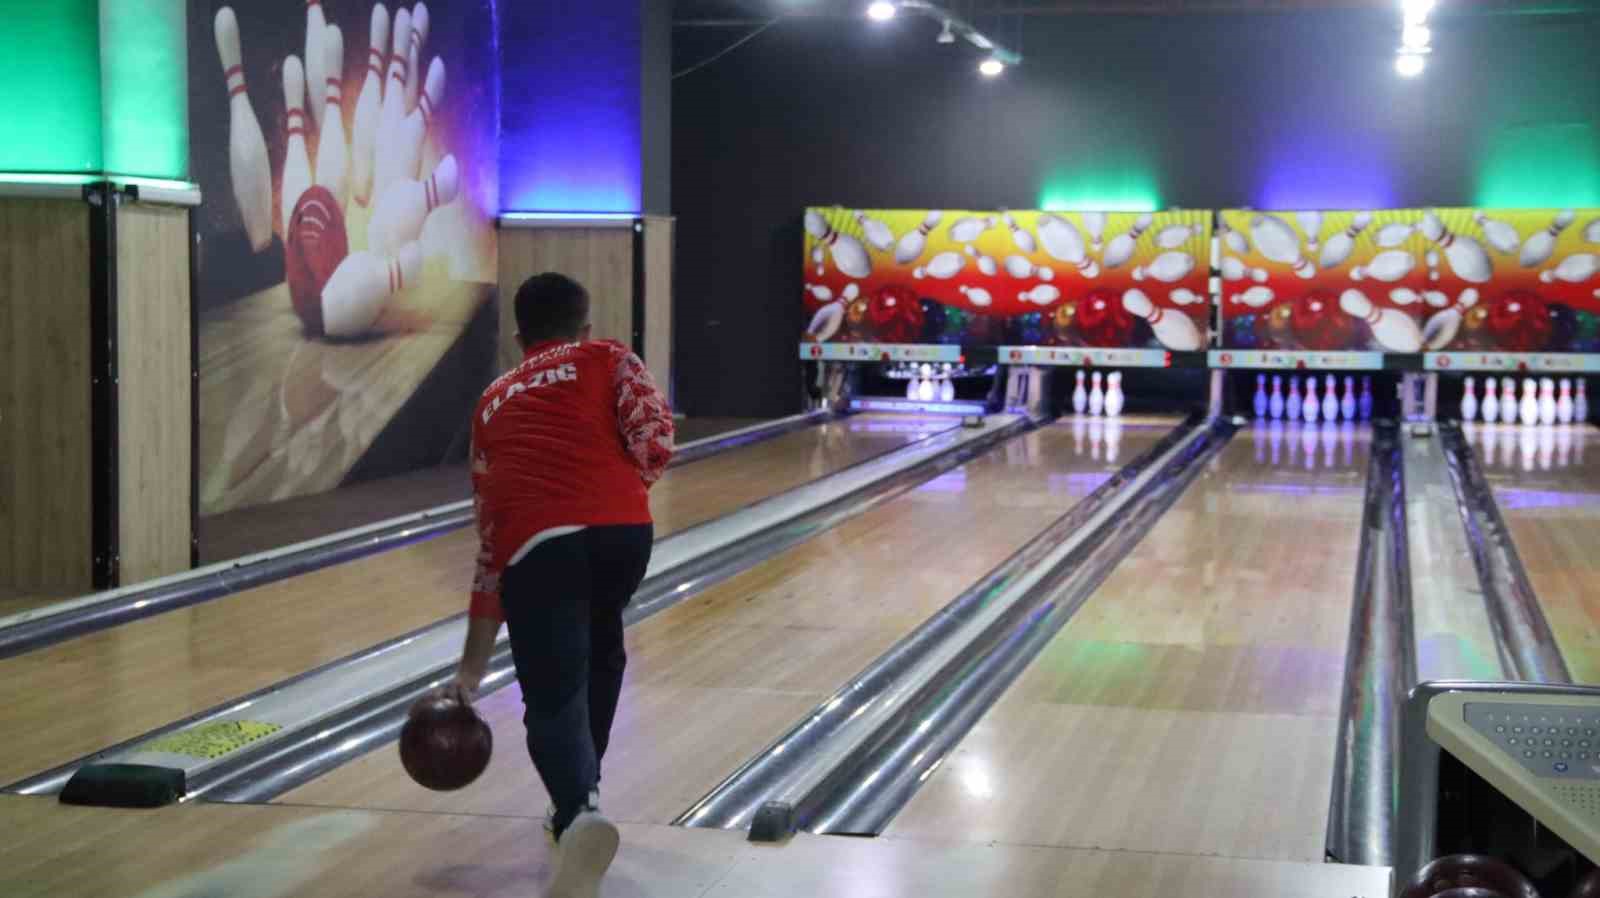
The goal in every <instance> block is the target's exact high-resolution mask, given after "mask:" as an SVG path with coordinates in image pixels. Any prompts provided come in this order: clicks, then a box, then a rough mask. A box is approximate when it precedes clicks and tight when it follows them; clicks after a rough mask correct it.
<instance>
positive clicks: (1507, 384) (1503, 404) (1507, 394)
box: [1500, 377, 1519, 424]
mask: <svg viewBox="0 0 1600 898" xmlns="http://www.w3.org/2000/svg"><path fill="white" fill-rule="evenodd" d="M1518 414H1519V411H1518V409H1517V385H1516V383H1515V382H1514V381H1512V379H1511V378H1509V377H1502V378H1500V420H1501V421H1504V422H1505V423H1507V424H1515V423H1517V415H1518Z"/></svg>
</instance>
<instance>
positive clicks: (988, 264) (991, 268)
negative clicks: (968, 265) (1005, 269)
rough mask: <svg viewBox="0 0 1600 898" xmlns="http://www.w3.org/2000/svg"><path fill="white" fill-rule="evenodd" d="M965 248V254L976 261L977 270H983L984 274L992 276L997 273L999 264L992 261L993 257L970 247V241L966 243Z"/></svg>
mask: <svg viewBox="0 0 1600 898" xmlns="http://www.w3.org/2000/svg"><path fill="white" fill-rule="evenodd" d="M966 249H967V255H969V256H971V257H972V258H973V260H974V261H975V262H977V263H978V270H979V271H981V272H983V273H984V274H985V275H987V276H989V277H994V276H995V275H996V274H998V273H999V271H1000V266H999V265H996V264H995V261H994V259H993V258H992V257H990V256H987V255H984V254H983V253H980V252H977V251H976V250H974V249H973V248H972V244H970V243H969V244H967V247H966Z"/></svg>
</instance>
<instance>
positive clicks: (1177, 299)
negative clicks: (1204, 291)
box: [1167, 287, 1206, 306]
mask: <svg viewBox="0 0 1600 898" xmlns="http://www.w3.org/2000/svg"><path fill="white" fill-rule="evenodd" d="M1167 298H1168V299H1170V300H1172V301H1173V302H1174V303H1176V304H1177V305H1180V306H1192V305H1194V304H1195V303H1199V302H1205V301H1206V298H1205V297H1204V296H1201V295H1200V294H1198V293H1196V292H1194V291H1193V290H1190V289H1189V288H1187V287H1179V288H1178V289H1176V290H1174V291H1172V292H1171V293H1169V294H1167Z"/></svg>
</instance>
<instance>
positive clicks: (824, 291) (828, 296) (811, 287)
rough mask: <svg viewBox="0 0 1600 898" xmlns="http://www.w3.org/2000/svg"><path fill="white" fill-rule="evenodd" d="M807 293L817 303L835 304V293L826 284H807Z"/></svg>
mask: <svg viewBox="0 0 1600 898" xmlns="http://www.w3.org/2000/svg"><path fill="white" fill-rule="evenodd" d="M805 291H806V292H807V293H810V294H811V295H812V297H813V298H815V299H816V301H817V302H833V291H832V290H830V289H828V287H827V285H825V284H807V285H805Z"/></svg>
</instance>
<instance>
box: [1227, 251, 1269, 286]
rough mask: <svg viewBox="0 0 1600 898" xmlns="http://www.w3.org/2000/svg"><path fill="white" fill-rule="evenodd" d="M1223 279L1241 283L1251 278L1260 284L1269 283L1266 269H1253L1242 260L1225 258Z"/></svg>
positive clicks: (1231, 257) (1230, 257)
mask: <svg viewBox="0 0 1600 898" xmlns="http://www.w3.org/2000/svg"><path fill="white" fill-rule="evenodd" d="M1221 268H1222V279H1223V280H1225V281H1239V280H1244V279H1245V278H1246V277H1249V278H1250V280H1252V281H1255V282H1256V283H1258V284H1265V283H1266V282H1267V272H1266V269H1264V268H1253V267H1250V266H1247V265H1245V264H1244V261H1243V260H1242V259H1236V258H1234V257H1233V256H1225V257H1223V259H1222V265H1221Z"/></svg>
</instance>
